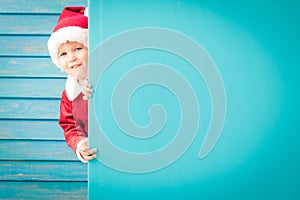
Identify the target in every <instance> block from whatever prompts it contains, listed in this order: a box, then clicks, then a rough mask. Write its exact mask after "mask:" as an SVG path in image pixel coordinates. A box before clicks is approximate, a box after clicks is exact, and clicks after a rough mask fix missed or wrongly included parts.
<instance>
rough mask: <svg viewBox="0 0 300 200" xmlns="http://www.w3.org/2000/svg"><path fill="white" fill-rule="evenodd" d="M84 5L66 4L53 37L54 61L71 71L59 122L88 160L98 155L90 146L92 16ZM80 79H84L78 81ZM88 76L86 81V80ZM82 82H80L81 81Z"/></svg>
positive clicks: (50, 47)
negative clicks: (89, 19) (89, 28)
mask: <svg viewBox="0 0 300 200" xmlns="http://www.w3.org/2000/svg"><path fill="white" fill-rule="evenodd" d="M86 12H87V9H85V8H84V7H80V6H78V7H65V8H64V9H63V11H62V13H61V15H60V17H59V19H58V23H57V25H56V26H55V28H54V30H53V32H52V34H51V36H50V38H49V40H48V50H49V54H50V57H51V59H52V62H53V63H54V64H55V65H56V66H57V67H59V68H61V69H62V70H64V71H65V72H66V73H67V74H68V77H67V81H66V85H65V89H64V91H63V93H62V99H61V103H60V117H59V125H60V126H61V128H62V129H63V130H64V136H65V139H66V143H67V144H68V146H69V147H71V148H72V150H73V151H74V153H75V154H76V155H77V157H78V159H79V160H81V161H82V162H85V163H86V162H87V161H89V160H92V159H94V158H95V157H96V151H97V150H96V149H91V150H90V149H89V146H88V139H87V137H88V123H87V122H88V112H87V106H88V102H87V101H86V100H87V98H88V97H89V96H90V94H91V92H92V90H91V89H90V85H89V84H88V82H87V66H88V49H87V44H88V18H87V14H86ZM78 79H79V80H80V81H78ZM82 80H85V81H82ZM79 83H80V84H79Z"/></svg>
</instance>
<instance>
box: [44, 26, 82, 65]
mask: <svg viewBox="0 0 300 200" xmlns="http://www.w3.org/2000/svg"><path fill="white" fill-rule="evenodd" d="M67 41H70V42H79V43H81V44H83V45H84V46H86V47H87V46H88V29H85V28H81V27H78V26H68V27H64V28H61V29H59V30H57V31H56V32H54V33H52V34H51V36H50V38H49V40H48V51H49V54H50V57H51V59H52V62H53V63H54V64H55V65H56V66H57V67H59V68H61V67H60V66H59V62H58V48H59V46H60V45H61V44H63V43H65V42H67Z"/></svg>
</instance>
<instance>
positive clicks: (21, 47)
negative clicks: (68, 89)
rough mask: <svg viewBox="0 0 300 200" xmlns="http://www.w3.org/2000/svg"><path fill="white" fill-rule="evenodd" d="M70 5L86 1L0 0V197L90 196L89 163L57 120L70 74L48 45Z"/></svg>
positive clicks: (49, 197)
mask: <svg viewBox="0 0 300 200" xmlns="http://www.w3.org/2000/svg"><path fill="white" fill-rule="evenodd" d="M66 5H83V6H87V0H51V1H40V0H26V1H25V0H5V1H4V0H1V3H0V24H1V26H0V44H1V47H0V199H86V198H87V165H86V164H82V163H81V162H79V161H78V160H77V158H76V156H75V155H74V154H73V153H72V152H71V149H70V148H68V147H67V146H66V143H65V141H64V138H63V132H62V130H61V129H60V127H59V126H58V122H57V121H58V115H59V102H60V96H61V92H62V90H63V88H64V82H65V77H66V75H65V74H64V73H62V72H61V71H60V70H59V69H58V68H56V67H55V66H54V65H53V64H52V63H51V60H50V58H49V55H48V51H47V46H46V44H47V40H48V37H49V35H50V33H51V31H52V29H53V27H54V26H55V24H56V21H57V18H58V16H59V13H60V12H61V10H62V9H63V7H64V6H66Z"/></svg>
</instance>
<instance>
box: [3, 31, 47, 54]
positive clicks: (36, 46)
mask: <svg viewBox="0 0 300 200" xmlns="http://www.w3.org/2000/svg"><path fill="white" fill-rule="evenodd" d="M48 38H49V37H47V36H35V37H33V36H31V37H29V36H0V44H1V47H2V48H1V49H0V55H2V56H49V54H48V49H47V41H48Z"/></svg>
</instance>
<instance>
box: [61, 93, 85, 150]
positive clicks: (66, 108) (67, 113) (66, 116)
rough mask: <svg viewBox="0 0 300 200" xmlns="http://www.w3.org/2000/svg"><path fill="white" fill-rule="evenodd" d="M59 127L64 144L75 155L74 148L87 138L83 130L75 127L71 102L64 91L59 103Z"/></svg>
mask: <svg viewBox="0 0 300 200" xmlns="http://www.w3.org/2000/svg"><path fill="white" fill-rule="evenodd" d="M59 125H60V127H61V128H62V129H63V131H64V136H65V140H66V143H67V145H68V146H69V147H71V148H72V150H73V151H74V153H75V154H76V147H77V144H78V142H79V141H80V140H82V139H84V138H87V133H86V132H85V130H84V128H82V127H80V126H76V122H75V120H74V117H73V110H72V101H70V100H69V99H68V97H67V94H66V91H64V92H63V93H62V99H61V102H60V116H59Z"/></svg>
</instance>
